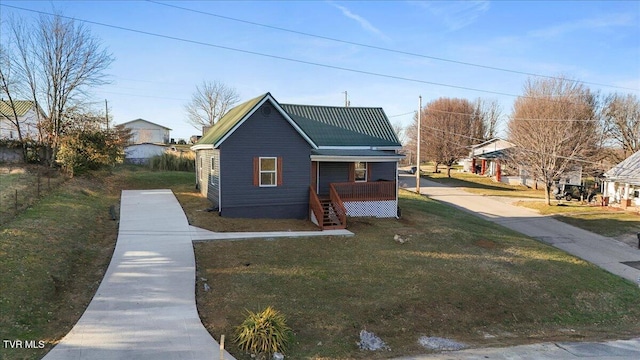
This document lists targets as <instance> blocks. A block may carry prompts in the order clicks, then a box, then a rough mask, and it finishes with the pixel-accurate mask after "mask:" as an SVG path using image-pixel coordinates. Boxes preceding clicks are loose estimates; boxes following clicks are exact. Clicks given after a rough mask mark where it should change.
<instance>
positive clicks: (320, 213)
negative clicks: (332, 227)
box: [309, 186, 324, 230]
mask: <svg viewBox="0 0 640 360" xmlns="http://www.w3.org/2000/svg"><path fill="white" fill-rule="evenodd" d="M309 207H311V211H313V215H315V216H316V220H317V221H318V227H319V228H320V230H322V229H323V226H324V223H323V222H324V210H322V204H321V203H320V198H318V194H316V190H315V189H314V188H313V187H312V186H309Z"/></svg>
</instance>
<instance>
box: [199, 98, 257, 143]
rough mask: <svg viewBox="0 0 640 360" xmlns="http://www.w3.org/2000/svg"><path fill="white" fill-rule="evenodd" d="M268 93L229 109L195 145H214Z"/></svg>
mask: <svg viewBox="0 0 640 360" xmlns="http://www.w3.org/2000/svg"><path fill="white" fill-rule="evenodd" d="M267 95H269V93H266V94H262V95H260V96H258V97H256V98H253V99H251V100H249V101H246V102H244V103H242V104H240V105H238V106H236V107H234V108H233V109H231V110H229V112H227V113H226V114H225V115H224V116H223V117H222V118H221V119H220V120H218V122H217V123H215V125H213V127H211V129H209V131H207V133H206V134H204V136H203V137H202V138H200V140H198V142H197V143H196V145H206V144H211V145H215V144H217V143H218V141H220V140H221V139H222V138H223V137H225V135H227V133H228V132H229V131H230V130H231V129H233V127H234V126H236V124H238V123H239V122H240V121H241V120H242V119H244V117H245V116H246V115H247V114H248V113H250V112H251V110H253V108H254V107H255V106H256V105H257V104H259V103H260V102H261V101H262V99H264V98H265V97H266V96H267Z"/></svg>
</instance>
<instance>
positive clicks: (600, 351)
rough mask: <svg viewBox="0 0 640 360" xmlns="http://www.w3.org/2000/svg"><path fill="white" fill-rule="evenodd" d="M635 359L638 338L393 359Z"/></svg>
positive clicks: (639, 353)
mask: <svg viewBox="0 0 640 360" xmlns="http://www.w3.org/2000/svg"><path fill="white" fill-rule="evenodd" d="M435 359H438V360H445V359H446V360H480V359H482V360H485V359H491V360H513V359H518V360H576V359H598V360H637V359H640V338H637V339H631V340H616V341H607V342H596V343H593V342H590V343H589V342H583V343H576V342H572V343H569V342H566V343H541V344H534V345H520V346H512V347H508V348H485V349H469V350H461V351H452V352H443V353H440V354H433V355H419V356H411V357H403V358H398V359H396V360H435Z"/></svg>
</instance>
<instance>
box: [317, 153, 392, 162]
mask: <svg viewBox="0 0 640 360" xmlns="http://www.w3.org/2000/svg"><path fill="white" fill-rule="evenodd" d="M404 157H405V156H404V155H386V156H372V155H364V156H357V155H311V161H319V162H391V161H393V162H398V161H400V160H401V159H403V158H404Z"/></svg>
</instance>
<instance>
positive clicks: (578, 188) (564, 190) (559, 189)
mask: <svg viewBox="0 0 640 360" xmlns="http://www.w3.org/2000/svg"><path fill="white" fill-rule="evenodd" d="M553 195H554V196H555V197H556V200H561V199H565V200H567V201H571V199H578V200H581V199H584V200H587V192H586V191H585V188H584V186H582V185H571V184H561V185H558V186H556V188H555V189H554V190H553Z"/></svg>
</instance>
